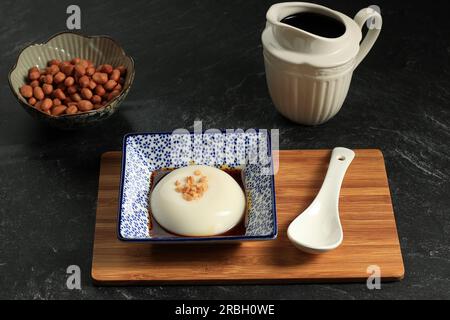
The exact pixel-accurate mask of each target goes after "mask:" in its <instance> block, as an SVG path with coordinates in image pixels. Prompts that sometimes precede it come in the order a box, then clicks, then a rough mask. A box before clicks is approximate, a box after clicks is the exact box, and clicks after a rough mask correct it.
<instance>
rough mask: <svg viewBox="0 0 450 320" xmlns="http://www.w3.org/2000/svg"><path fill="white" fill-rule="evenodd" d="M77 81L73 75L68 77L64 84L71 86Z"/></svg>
mask: <svg viewBox="0 0 450 320" xmlns="http://www.w3.org/2000/svg"><path fill="white" fill-rule="evenodd" d="M74 83H75V79H74V78H73V77H67V78H66V80H64V85H65V86H66V87H71V86H73V85H74Z"/></svg>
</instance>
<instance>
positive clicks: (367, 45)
mask: <svg viewBox="0 0 450 320" xmlns="http://www.w3.org/2000/svg"><path fill="white" fill-rule="evenodd" d="M369 19H372V23H371V24H370V26H368V29H369V30H368V31H367V34H366V37H365V38H364V40H363V41H362V43H361V45H360V47H359V52H358V55H357V56H356V63H355V68H356V67H357V66H358V65H359V64H360V63H361V61H362V60H363V59H364V58H365V57H366V55H367V54H368V53H369V51H370V49H372V46H373V45H374V43H375V41H376V40H377V38H378V36H379V35H380V32H381V26H382V24H383V18H381V15H380V14H379V13H378V12H377V11H376V10H374V9H372V8H370V7H369V8H364V9H362V10H361V11H359V12H358V13H357V14H356V16H355V19H354V20H355V22H356V24H357V25H358V26H359V27H360V28H362V27H363V26H364V24H365V23H366V22H367V21H368V20H369Z"/></svg>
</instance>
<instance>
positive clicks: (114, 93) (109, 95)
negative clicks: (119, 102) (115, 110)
mask: <svg viewBox="0 0 450 320" xmlns="http://www.w3.org/2000/svg"><path fill="white" fill-rule="evenodd" d="M119 95H120V91H112V92H111V93H110V94H108V101H111V100H113V99H114V98H116V97H118V96H119Z"/></svg>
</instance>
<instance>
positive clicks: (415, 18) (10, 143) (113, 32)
mask: <svg viewBox="0 0 450 320" xmlns="http://www.w3.org/2000/svg"><path fill="white" fill-rule="evenodd" d="M321 3H322V4H325V5H328V6H330V7H332V8H334V9H337V10H339V11H342V12H343V13H346V14H348V15H350V16H353V15H354V14H356V12H357V11H358V10H359V9H361V8H363V7H364V6H367V5H370V4H373V3H372V2H367V1H352V2H350V1H336V0H335V1H321ZM444 3H445V2H444V1H441V2H438V1H430V2H428V3H427V4H426V5H423V3H421V5H414V4H413V3H412V2H410V1H409V2H406V1H404V2H403V1H378V2H377V3H376V4H378V5H379V6H380V7H381V10H382V15H383V17H384V25H383V31H382V34H381V36H380V38H379V40H378V42H377V43H376V44H375V47H374V48H373V50H372V51H371V52H370V54H369V56H368V57H367V58H366V60H365V61H364V62H363V63H362V64H361V65H360V67H359V68H358V69H357V70H356V72H355V74H354V78H353V83H352V86H351V89H350V92H349V95H348V98H347V100H346V102H345V104H344V106H343V108H342V110H341V112H340V113H339V114H338V115H337V116H336V117H335V118H334V119H332V120H331V121H330V122H328V123H327V124H325V125H322V126H318V127H305V126H300V125H296V124H294V123H292V122H290V121H288V120H286V119H285V118H283V117H282V116H281V115H280V114H278V113H277V111H276V110H275V109H274V107H273V105H272V102H271V99H270V97H269V95H268V92H267V89H266V82H265V73H264V65H263V59H262V48H261V43H260V34H261V32H262V30H263V28H264V24H265V12H266V10H267V9H268V8H269V6H270V1H260V0H246V1H220V2H219V1H181V0H179V1H148V0H145V1H144V0H141V1H128V2H123V1H95V2H93V1H81V0H80V1H78V4H79V5H80V6H81V9H82V32H83V33H86V34H108V35H110V36H112V37H113V38H115V39H117V40H118V41H119V42H120V43H121V44H122V45H123V46H124V48H125V49H126V51H127V52H128V53H129V54H130V55H132V56H133V57H134V58H135V60H136V64H137V74H136V79H135V84H134V87H133V89H132V91H131V92H130V94H129V96H128V98H127V100H126V101H125V102H124V104H123V105H122V107H121V110H120V112H119V113H118V114H117V115H115V116H114V117H113V118H111V119H110V121H107V122H105V123H104V124H103V125H102V126H100V127H97V128H93V129H88V130H83V131H79V132H60V131H56V130H52V129H49V128H45V127H42V126H41V125H39V124H38V123H36V122H35V121H34V120H33V119H32V118H31V117H29V116H28V115H27V114H26V113H25V112H24V111H23V110H22V109H21V108H20V106H19V105H18V103H17V102H16V101H15V99H14V98H13V96H12V94H11V92H10V90H9V87H8V84H7V80H6V79H7V73H8V71H9V69H10V67H11V66H12V65H13V64H14V62H15V59H16V56H17V55H18V53H19V50H20V49H21V48H23V47H24V46H25V45H27V44H31V43H34V42H41V41H44V40H46V39H47V38H48V37H49V36H50V35H52V34H53V33H56V32H59V31H62V30H65V25H66V17H67V16H66V13H65V12H66V8H67V6H68V5H69V4H71V3H69V2H68V1H45V2H44V1H33V2H32V1H2V2H1V4H0V48H1V50H0V60H1V64H0V79H1V82H0V85H1V86H0V111H1V113H0V288H1V290H0V298H14V299H27V298H34V299H47V298H48V299H58V298H62V299H65V298H74V299H79V298H99V299H104V298H114V299H115V298H118V299H130V298H145V299H159V298H163V299H165V298H207V299H213V298H219V299H220V298H262V299H266V298H276V299H298V298H324V299H354V298H368V299H379V298H450V237H449V234H450V209H449V208H450V185H449V178H450V168H449V167H450V166H449V165H450V161H449V160H450V148H449V147H450V143H449V140H450V111H449V101H450V59H449V58H450V41H449V39H450V37H449V36H450V34H449V30H450V23H449V19H448V16H447V14H448V10H446V9H445V5H444ZM195 120H201V121H203V125H204V128H205V129H207V128H249V127H259V128H276V129H280V147H281V148H282V149H316V148H332V147H334V146H346V147H350V148H380V149H381V150H382V151H383V153H384V155H385V158H386V165H387V170H388V175H389V182H390V186H391V192H392V197H393V204H394V209H395V214H396V219H397V224H398V232H399V238H400V242H401V247H402V250H403V257H404V262H405V268H406V277H405V279H404V280H403V281H401V282H396V283H389V284H383V286H382V289H381V290H378V291H370V290H368V289H367V288H366V286H365V284H308V285H261V286H254V285H251V286H234V285H230V286H175V287H173V286H172V287H165V286H156V287H137V288H123V287H121V288H119V287H114V288H97V287H94V286H93V285H92V283H91V279H90V267H91V259H92V244H93V236H94V222H95V210H96V200H97V187H98V173H99V160H100V155H101V154H102V153H103V152H105V151H110V150H120V149H121V146H122V137H123V135H124V134H126V133H128V132H139V131H171V130H173V129H175V128H179V127H183V128H192V126H193V123H194V121H195ZM73 264H75V265H79V266H80V267H81V270H82V290H80V291H77V290H75V291H70V290H68V289H67V288H66V279H67V275H66V268H67V267H68V266H69V265H73ZM280 272H283V270H280Z"/></svg>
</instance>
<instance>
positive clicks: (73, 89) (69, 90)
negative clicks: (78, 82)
mask: <svg viewBox="0 0 450 320" xmlns="http://www.w3.org/2000/svg"><path fill="white" fill-rule="evenodd" d="M77 92H78V88H77V87H76V86H70V87H68V88H67V93H68V94H74V93H77Z"/></svg>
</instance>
